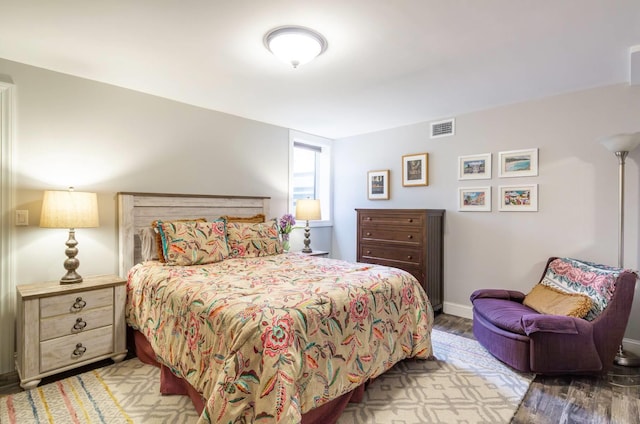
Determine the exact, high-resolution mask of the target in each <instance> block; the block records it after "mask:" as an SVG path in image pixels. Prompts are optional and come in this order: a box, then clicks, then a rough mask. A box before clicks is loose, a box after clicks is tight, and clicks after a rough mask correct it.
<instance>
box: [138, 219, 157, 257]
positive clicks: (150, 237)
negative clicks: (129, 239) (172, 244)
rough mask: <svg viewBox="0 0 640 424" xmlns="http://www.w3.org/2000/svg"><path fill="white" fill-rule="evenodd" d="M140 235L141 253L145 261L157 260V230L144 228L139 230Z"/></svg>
mask: <svg viewBox="0 0 640 424" xmlns="http://www.w3.org/2000/svg"><path fill="white" fill-rule="evenodd" d="M138 235H139V236H140V254H141V255H142V260H143V261H157V260H158V259H159V258H158V248H157V245H156V231H155V230H154V229H153V228H151V227H148V228H143V229H141V230H140V231H139V232H138Z"/></svg>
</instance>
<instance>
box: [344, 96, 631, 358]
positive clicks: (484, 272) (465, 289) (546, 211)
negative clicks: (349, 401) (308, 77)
mask: <svg viewBox="0 0 640 424" xmlns="http://www.w3.org/2000/svg"><path fill="white" fill-rule="evenodd" d="M639 110H640V87H639V86H635V87H630V86H628V85H626V84H624V85H616V86H611V87H604V88H598V89H592V90H586V91H582V92H578V93H573V94H566V95H561V96H557V97H552V98H546V99H541V100H536V101H530V102H526V103H521V104H517V105H512V106H508V107H501V108H496V109H491V110H485V111H480V112H476V113H471V114H467V115H462V116H457V117H456V134H455V136H452V137H444V138H436V139H430V138H429V132H430V125H429V123H426V122H425V123H420V124H416V125H411V126H406V127H401V128H396V129H392V130H388V131H381V132H376V133H372V134H366V135H361V136H357V137H350V138H346V139H342V140H336V142H335V143H334V169H335V174H334V178H335V182H334V187H335V192H334V201H335V205H336V211H335V221H334V243H333V252H334V256H336V255H337V256H339V257H341V258H343V259H347V260H355V258H356V214H355V211H354V209H355V208H443V209H446V210H447V212H446V216H445V238H444V245H445V246H444V249H445V255H444V300H445V312H450V313H454V314H459V315H462V316H470V306H471V305H470V302H469V295H470V294H471V293H472V292H473V291H474V290H475V289H478V288H488V287H500V288H511V289H519V290H522V291H524V292H525V293H526V292H528V290H529V289H530V288H531V287H532V286H533V285H534V284H535V283H536V282H537V281H538V279H539V278H540V274H541V273H542V271H543V268H544V264H545V262H546V260H547V258H548V257H549V256H570V257H576V258H581V259H586V260H591V261H596V262H600V263H607V264H611V265H616V264H617V246H618V242H617V216H618V213H617V202H618V189H617V187H618V180H617V177H618V162H617V159H616V158H615V156H614V155H613V154H612V153H609V152H608V151H607V150H606V149H605V148H604V147H602V146H601V145H600V144H599V143H598V141H597V140H598V139H599V138H601V137H604V136H607V135H610V134H615V133H620V132H635V131H640V121H638V111H639ZM536 147H537V148H539V176H538V177H521V178H498V172H497V169H498V168H497V161H498V152H500V151H505V150H516V149H527V148H536ZM422 152H428V153H429V186H428V187H402V181H401V175H402V166H401V157H402V155H404V154H412V153H422ZM481 153H492V154H493V156H492V157H493V173H492V175H493V178H492V179H491V180H478V181H468V180H467V181H458V179H457V174H458V169H457V163H458V156H462V155H472V154H481ZM638 163H640V149H637V150H636V151H634V152H632V153H631V154H630V155H629V158H628V159H627V165H626V177H627V178H626V183H627V187H626V221H625V226H626V231H625V235H626V243H625V245H626V246H625V249H626V251H625V253H626V255H625V257H626V258H625V266H626V267H629V268H634V269H637V268H638V263H639V260H638V251H639V249H638V243H639V237H638V210H639V207H640V201H639V198H640V197H639V191H640V186H639V184H638V179H639V173H638ZM382 169H390V170H391V187H390V189H391V198H390V200H386V201H385V200H377V201H370V200H367V196H366V192H367V189H366V175H367V171H369V170H382ZM522 183H537V184H538V185H539V212H498V208H497V197H498V196H497V194H498V186H499V185H509V184H522ZM463 186H466V187H473V186H491V187H492V193H493V209H492V211H491V212H458V211H457V206H458V205H457V190H458V187H463ZM626 337H627V338H630V339H634V340H635V341H636V342H637V343H638V346H635V348H640V291H639V290H636V296H635V302H634V310H633V311H632V317H631V320H630V323H629V326H628V329H627V333H626ZM632 344H633V342H632ZM625 347H627V346H625ZM630 350H636V349H630Z"/></svg>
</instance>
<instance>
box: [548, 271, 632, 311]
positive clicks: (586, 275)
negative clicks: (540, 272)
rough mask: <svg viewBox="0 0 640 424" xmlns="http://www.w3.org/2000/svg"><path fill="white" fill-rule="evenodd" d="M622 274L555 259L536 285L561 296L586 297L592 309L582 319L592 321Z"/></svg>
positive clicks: (603, 307) (609, 297)
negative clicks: (553, 290)
mask: <svg viewBox="0 0 640 424" xmlns="http://www.w3.org/2000/svg"><path fill="white" fill-rule="evenodd" d="M622 271H623V270H622V269H621V268H614V267H610V266H607V265H598V264H595V263H592V262H585V261H579V260H576V259H571V258H558V259H554V260H553V261H551V263H549V266H548V267H547V271H546V272H545V275H544V277H543V278H542V281H540V284H543V285H546V286H549V287H553V288H555V289H557V290H560V291H562V292H565V293H577V294H583V295H586V296H588V297H589V298H590V299H591V301H592V305H591V309H590V310H589V312H588V313H587V315H586V316H585V317H584V319H586V320H587V321H592V320H594V319H595V318H596V317H597V316H598V315H599V314H600V312H602V311H603V310H604V309H605V308H606V307H607V305H608V304H609V301H610V300H611V298H612V297H613V292H614V291H615V285H616V280H617V278H618V275H620V273H621V272H622Z"/></svg>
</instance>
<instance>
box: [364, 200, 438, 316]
mask: <svg viewBox="0 0 640 424" xmlns="http://www.w3.org/2000/svg"><path fill="white" fill-rule="evenodd" d="M356 212H357V214H358V236H357V237H358V244H357V249H358V254H357V256H358V258H357V260H358V262H365V263H372V264H379V265H386V266H392V267H395V268H400V269H403V270H405V271H408V272H410V273H411V274H412V275H413V276H414V277H416V278H417V279H418V281H419V282H420V284H422V287H424V289H425V291H426V292H427V296H429V300H430V301H431V305H432V306H433V309H434V310H435V311H441V310H442V301H443V283H442V281H443V278H442V267H443V243H442V232H443V220H444V210H443V209H356Z"/></svg>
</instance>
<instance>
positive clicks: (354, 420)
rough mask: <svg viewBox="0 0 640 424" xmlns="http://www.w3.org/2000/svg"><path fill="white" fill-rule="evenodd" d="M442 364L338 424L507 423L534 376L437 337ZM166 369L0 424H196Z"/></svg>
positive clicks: (137, 371)
mask: <svg viewBox="0 0 640 424" xmlns="http://www.w3.org/2000/svg"><path fill="white" fill-rule="evenodd" d="M433 348H434V353H435V356H436V358H437V360H436V361H422V360H407V361H403V362H401V363H399V364H397V365H396V366H395V367H393V368H392V369H390V370H389V371H387V372H386V373H385V374H384V375H382V376H380V377H378V378H377V379H376V380H375V381H374V382H373V383H372V384H371V385H370V386H369V387H368V388H367V391H366V392H365V399H364V401H363V402H362V403H360V404H350V405H349V406H348V407H347V409H346V410H345V412H344V414H343V415H342V417H341V418H340V420H339V421H338V424H378V423H380V424H387V423H394V424H409V423H415V424H422V423H447V424H448V423H508V422H509V421H510V420H511V417H512V416H513V414H514V413H515V411H516V410H517V408H518V405H519V404H520V401H521V400H522V398H523V397H524V395H525V393H526V392H527V389H528V387H529V384H530V383H531V381H532V380H533V377H534V376H533V375H530V374H520V373H517V372H515V371H513V370H512V369H511V368H509V367H507V366H505V365H502V363H500V362H498V361H497V360H496V359H494V358H493V357H492V356H491V355H489V354H488V353H487V352H486V351H485V350H484V349H483V348H482V347H481V346H480V345H479V344H478V343H477V342H476V341H474V340H469V339H466V338H463V337H459V336H455V335H452V334H448V333H444V332H441V331H437V330H434V331H433ZM159 390H160V383H159V370H158V369H157V368H156V367H153V366H150V365H145V364H143V363H141V362H140V361H139V360H138V359H137V358H134V359H130V360H127V361H123V362H121V363H118V364H114V365H111V366H107V367H104V368H100V369H97V370H94V371H90V372H86V373H84V374H79V375H77V376H74V377H70V378H66V379H64V380H60V381H57V382H55V383H51V384H48V385H44V386H41V387H37V388H35V389H33V390H30V391H27V392H22V393H19V394H16V395H10V396H6V397H3V398H0V423H3V424H5V423H6V424H13V423H20V424H22V423H52V424H58V423H60V424H62V423H64V424H67V423H104V424H119V423H136V424H137V423H140V424H157V423H158V424H159V423H168V424H169V423H171V424H173V423H195V422H196V421H197V419H198V417H197V415H196V413H195V410H194V409H193V406H192V404H191V401H190V400H189V398H188V397H186V396H161V395H160V393H159Z"/></svg>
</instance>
